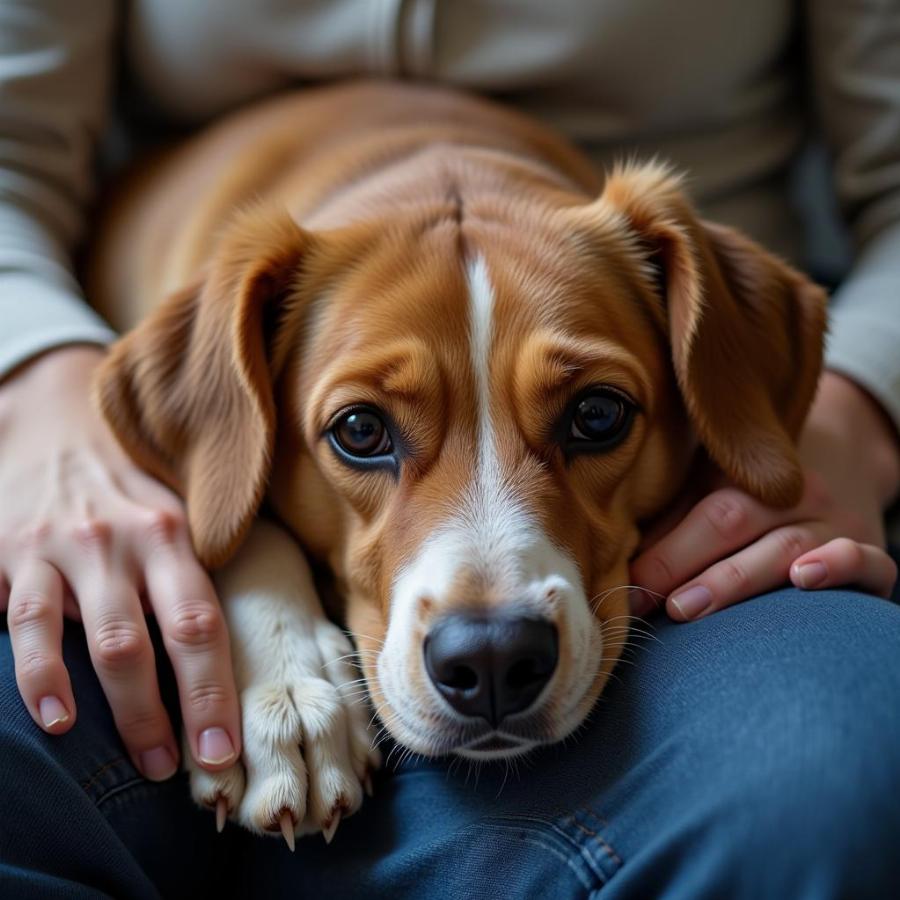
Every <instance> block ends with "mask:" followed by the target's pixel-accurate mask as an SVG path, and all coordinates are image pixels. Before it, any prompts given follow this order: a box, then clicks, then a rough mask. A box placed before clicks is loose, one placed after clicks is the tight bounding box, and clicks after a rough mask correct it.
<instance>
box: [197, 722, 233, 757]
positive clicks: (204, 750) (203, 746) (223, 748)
mask: <svg viewBox="0 0 900 900" xmlns="http://www.w3.org/2000/svg"><path fill="white" fill-rule="evenodd" d="M198 743H199V745H200V762H204V763H206V764H207V765H208V766H221V765H222V763H227V762H228V761H229V760H231V759H234V744H232V743H231V738H230V737H228V732H227V731H226V730H225V729H224V728H207V729H206V731H203V732H201V734H200V740H199V741H198Z"/></svg>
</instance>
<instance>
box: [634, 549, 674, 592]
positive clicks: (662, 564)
mask: <svg viewBox="0 0 900 900" xmlns="http://www.w3.org/2000/svg"><path fill="white" fill-rule="evenodd" d="M636 574H637V577H638V581H640V582H641V583H642V584H643V583H644V582H646V583H647V584H652V585H654V586H665V585H669V584H674V583H675V581H676V580H677V579H676V578H675V571H674V569H673V567H672V564H671V563H670V562H669V561H668V560H667V559H666V557H665V556H663V555H662V554H661V553H654V554H653V555H652V556H647V557H645V558H644V560H643V562H642V564H641V570H640V571H639V572H637V573H636Z"/></svg>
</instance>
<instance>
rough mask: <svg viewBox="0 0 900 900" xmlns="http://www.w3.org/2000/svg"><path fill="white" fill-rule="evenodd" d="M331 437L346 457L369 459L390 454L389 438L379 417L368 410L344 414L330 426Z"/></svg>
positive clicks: (385, 427) (354, 410) (355, 410)
mask: <svg viewBox="0 0 900 900" xmlns="http://www.w3.org/2000/svg"><path fill="white" fill-rule="evenodd" d="M331 433H332V436H333V437H334V440H335V442H336V443H337V445H338V447H340V449H341V450H343V451H344V453H346V454H347V455H348V456H353V457H356V458H359V459H371V458H372V457H375V456H385V455H386V454H388V453H390V452H391V436H390V433H389V432H388V429H387V426H386V425H385V424H384V422H383V421H382V419H381V417H380V416H379V415H378V414H377V413H376V412H373V411H372V410H370V409H353V410H350V411H349V412H346V413H344V414H343V415H342V416H341V417H340V418H339V419H338V420H337V421H336V422H335V423H334V425H333V426H332V428H331Z"/></svg>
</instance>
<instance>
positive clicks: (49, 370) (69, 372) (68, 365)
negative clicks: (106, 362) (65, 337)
mask: <svg viewBox="0 0 900 900" xmlns="http://www.w3.org/2000/svg"><path fill="white" fill-rule="evenodd" d="M105 353H106V351H105V349H104V348H103V347H99V346H94V345H91V344H69V345H66V346H63V347H55V348H53V349H51V350H47V351H46V352H44V353H41V354H39V355H37V356H33V357H31V359H28V360H26V361H25V362H24V363H22V364H21V365H20V366H18V367H17V368H16V369H14V370H13V371H12V372H10V373H9V375H7V376H6V378H5V379H3V380H2V381H0V402H2V399H3V398H12V397H15V396H22V395H25V394H28V393H30V391H31V390H32V389H34V390H58V389H60V388H63V389H68V388H73V387H74V388H77V389H78V390H80V389H81V386H82V385H83V384H84V383H86V382H90V379H91V378H92V375H93V372H94V369H95V368H96V367H97V366H98V365H99V364H100V362H101V360H102V359H103V357H104V355H105Z"/></svg>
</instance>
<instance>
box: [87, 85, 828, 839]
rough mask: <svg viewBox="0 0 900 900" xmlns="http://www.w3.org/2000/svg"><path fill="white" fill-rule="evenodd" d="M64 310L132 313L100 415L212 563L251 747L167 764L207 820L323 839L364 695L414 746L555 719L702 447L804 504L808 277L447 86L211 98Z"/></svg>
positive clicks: (111, 216) (584, 677) (660, 192)
mask: <svg viewBox="0 0 900 900" xmlns="http://www.w3.org/2000/svg"><path fill="white" fill-rule="evenodd" d="M90 296H91V297H92V298H93V300H94V302H95V305H96V306H97V307H98V309H99V311H100V312H101V313H103V314H104V315H105V316H106V317H107V319H108V320H109V321H111V322H112V323H113V325H114V326H116V327H118V328H119V329H120V330H122V331H124V332H126V333H125V336H124V337H122V338H121V339H120V340H119V341H118V342H117V343H116V344H115V345H114V346H113V347H112V350H111V352H110V353H109V355H108V358H107V359H106V361H105V363H104V365H103V366H102V369H101V370H100V373H99V377H98V380H97V384H96V398H97V402H98V403H99V406H100V408H101V410H102V412H103V414H104V416H105V417H106V419H107V421H108V422H109V424H110V426H111V427H112V429H113V431H114V432H115V434H116V435H117V437H118V439H119V441H120V442H121V444H122V446H123V447H124V448H125V449H126V450H127V451H128V453H129V454H130V455H131V456H132V458H133V459H134V460H135V461H136V462H137V463H138V464H139V465H141V466H142V467H144V468H145V469H146V470H148V471H149V472H151V473H152V474H153V475H155V476H156V477H157V478H159V479H161V480H162V481H163V482H165V483H166V484H168V485H170V486H172V487H173V488H174V489H175V490H176V491H177V492H179V494H180V495H181V496H182V497H184V498H185V501H186V509H187V517H188V522H189V527H190V531H191V535H192V539H193V542H194V547H195V549H196V552H197V555H198V557H199V559H200V560H201V561H202V562H203V563H204V564H205V565H207V566H208V567H210V568H211V569H215V570H217V576H216V578H217V586H218V589H219V594H220V597H221V600H222V603H223V608H224V612H225V615H226V618H227V622H228V624H229V627H230V633H231V640H232V643H233V651H234V660H235V676H236V679H237V684H238V688H239V692H240V697H241V703H242V711H243V757H242V760H241V761H240V762H239V763H238V764H236V765H235V766H233V767H232V768H231V769H229V770H228V771H225V772H220V773H217V774H210V773H207V772H204V771H203V770H201V769H199V768H197V767H195V766H194V765H193V764H192V763H191V762H190V755H189V754H185V759H186V760H187V765H188V766H189V767H190V768H191V786H192V792H193V796H194V797H195V799H196V800H197V801H198V802H199V803H201V804H204V805H206V806H209V807H211V808H214V809H216V810H217V815H218V817H219V827H220V828H221V825H222V821H223V819H224V816H225V815H226V814H227V815H228V816H230V817H231V818H232V819H234V820H236V821H237V822H239V823H241V824H242V825H243V826H245V827H247V828H249V829H251V830H254V831H257V832H260V833H270V832H272V833H276V834H277V833H278V832H279V831H281V832H282V833H283V834H284V836H285V839H286V840H287V841H288V843H289V844H290V845H291V846H293V840H294V836H295V834H297V835H299V834H304V833H308V832H314V831H323V832H324V833H325V836H326V839H330V838H331V836H333V834H334V829H335V828H336V827H337V823H338V822H339V821H340V817H341V816H342V815H348V814H350V813H352V812H353V811H354V810H355V809H356V808H357V807H358V806H359V804H360V803H361V799H362V793H363V786H364V785H365V784H366V783H367V782H368V778H369V774H368V773H369V772H370V771H371V770H372V769H373V768H374V767H376V766H377V765H378V763H379V755H378V751H377V749H375V747H374V742H373V740H372V737H371V735H370V731H369V727H368V726H369V720H368V715H367V713H366V712H365V711H364V704H362V703H359V702H358V700H359V699H360V697H361V696H362V694H363V693H364V692H363V691H362V690H361V689H360V688H361V686H362V687H364V688H365V691H367V693H368V697H369V698H370V701H371V703H372V705H373V706H374V709H375V711H376V713H377V717H378V718H379V719H380V722H381V723H382V725H383V729H382V730H383V732H384V733H385V734H387V735H389V736H390V737H392V738H393V739H394V740H396V741H397V742H399V743H400V744H402V745H403V746H405V747H406V748H408V749H409V750H410V751H413V752H415V753H419V754H424V755H428V756H431V755H441V754H459V755H462V756H465V757H468V758H470V759H473V760H491V759H497V758H506V757H510V756H514V755H516V754H521V753H525V752H527V751H529V750H530V749H532V748H534V747H536V746H538V745H542V744H548V743H552V742H556V741H559V740H561V739H562V738H564V737H566V736H567V735H569V734H571V733H572V732H573V731H574V730H576V729H577V728H578V727H579V725H580V724H581V723H582V722H583V721H584V719H585V717H586V715H587V713H588V711H589V710H590V709H591V707H592V706H593V705H594V703H595V701H596V700H597V697H598V696H599V694H600V693H601V691H602V690H603V687H604V685H605V683H606V682H607V680H608V679H609V676H610V673H611V672H612V670H613V668H614V666H615V665H616V662H617V660H618V659H619V657H620V655H621V653H622V648H623V646H624V645H625V643H626V640H627V634H628V626H627V623H628V617H627V612H628V599H627V590H623V589H620V588H621V586H623V585H627V582H628V577H627V570H628V561H629V558H630V557H631V556H632V555H633V554H634V553H635V550H636V548H637V547H638V544H639V541H640V539H641V529H642V526H643V524H644V523H646V522H648V521H650V520H652V519H653V517H654V516H656V515H658V514H659V513H660V512H661V511H662V510H664V509H665V508H666V506H667V505H668V504H669V503H670V502H671V501H672V499H673V497H674V496H675V494H676V492H677V491H678V489H679V488H680V487H681V486H682V484H683V482H684V480H685V478H686V474H687V472H688V470H689V467H690V466H691V465H692V463H693V462H694V461H695V460H696V459H697V458H698V455H703V456H705V457H706V458H708V459H709V460H710V461H711V462H712V463H714V464H715V465H716V466H717V467H718V468H719V469H721V471H722V472H723V473H724V474H725V475H726V476H727V477H728V478H730V479H731V480H732V481H733V482H734V483H735V484H737V485H738V486H740V487H741V488H743V489H744V490H746V491H748V492H749V493H751V494H752V495H754V496H755V497H757V498H759V499H760V500H762V501H764V502H765V503H767V504H771V505H774V506H787V505H790V504H792V503H794V502H796V501H797V500H798V498H799V496H800V493H801V489H802V473H801V469H800V466H799V462H798V458H797V454H796V449H795V438H796V436H797V434H798V432H799V430H800V427H801V425H802V422H803V420H804V416H805V415H806V412H807V409H808V407H809V405H810V403H811V400H812V397H813V394H814V391H815V387H816V382H817V379H818V375H819V371H820V367H821V358H822V341H823V331H824V327H825V312H824V310H825V296H824V294H823V292H822V291H821V290H820V289H819V288H818V287H816V286H815V285H813V284H812V283H811V282H810V281H808V280H807V278H806V277H804V276H803V275H802V274H800V273H799V272H797V271H794V270H793V269H791V268H790V267H789V266H788V265H786V264H785V263H784V262H782V261H780V260H778V259H776V258H775V257H774V256H772V255H770V254H769V253H767V252H766V251H764V250H763V249H762V248H761V247H759V246H757V245H756V244H754V243H753V242H752V241H751V240H749V239H748V238H746V237H744V236H742V235H741V234H739V233H738V232H736V231H734V230H732V229H730V228H726V227H723V226H720V225H715V224H712V223H709V222H706V221H703V220H702V219H701V218H700V217H699V216H698V215H697V213H696V212H695V211H694V209H693V208H692V206H691V205H690V202H689V201H688V199H687V198H686V196H685V193H684V191H683V189H682V185H681V181H680V179H679V178H678V177H676V176H675V175H673V174H672V173H671V172H670V171H669V169H668V168H666V167H665V166H664V165H661V164H659V163H657V162H651V163H648V164H638V163H630V164H624V165H620V166H618V167H616V168H615V169H614V170H613V171H611V172H609V173H608V174H606V175H605V176H601V175H600V174H599V173H597V172H596V171H595V170H594V168H593V167H592V165H591V164H590V163H589V162H588V160H587V159H586V158H584V157H583V156H582V155H581V154H580V153H579V152H578V151H576V150H575V149H574V148H573V147H572V146H570V145H569V144H568V143H566V142H565V141H564V140H563V139H561V138H560V137H558V136H557V135H555V134H553V133H551V132H549V131H548V130H547V129H546V128H545V127H544V126H542V125H541V124H539V123H537V122H535V121H532V120H530V119H528V118H526V117H523V116H521V115H519V114H517V113H515V112H512V111H510V110H508V109H506V108H503V107H502V106H500V105H496V104H494V103H491V102H488V101H486V100H481V99H476V98H473V97H470V96H466V95H463V94H461V93H456V92H453V91H449V90H444V89H438V88H433V87H423V86H413V85H408V84H400V83H391V82H369V81H364V82H354V83H349V84H344V85H338V86H330V87H322V88H315V89H309V90H302V91H299V92H293V93H289V94H286V95H283V96H281V97H277V98H275V99H272V100H269V101H266V102H264V103H262V104H259V105H254V106H251V107H249V108H247V109H245V110H243V111H240V112H238V113H236V114H235V115H233V116H232V117H229V118H226V119H225V120H223V121H221V122H220V123H218V124H216V125H214V126H213V127H211V128H209V129H208V130H206V131H203V132H202V133H201V134H200V135H199V136H197V137H195V138H193V139H192V140H190V141H188V142H187V143H186V144H184V145H182V146H179V147H177V148H176V149H174V150H172V151H170V152H167V153H166V154H164V155H162V156H161V157H158V158H157V159H155V160H154V161H152V162H151V163H150V164H148V165H146V166H144V167H143V168H142V169H141V170H139V172H138V174H137V175H135V176H134V177H132V178H131V179H130V180H129V181H127V182H126V184H125V185H124V186H123V187H122V188H121V190H120V191H119V192H118V193H117V196H116V197H115V199H114V202H113V203H112V205H111V208H110V211H109V213H108V215H107V216H106V218H105V220H104V223H103V224H102V225H101V227H100V228H99V237H98V240H97V245H96V247H95V250H94V253H93V258H92V264H91V278H90ZM261 513H262V514H261ZM308 560H312V561H313V562H314V563H315V564H316V565H317V566H319V567H321V568H322V569H323V570H325V571H327V572H328V573H330V576H331V578H332V579H333V584H334V588H335V595H336V597H337V598H339V599H338V603H337V605H336V606H335V607H334V608H332V609H330V610H329V611H330V613H331V615H332V617H333V618H334V619H335V620H336V621H339V622H341V623H343V624H344V625H345V626H346V628H347V629H348V631H349V633H350V635H352V639H353V644H354V645H355V649H354V647H353V646H351V644H350V642H349V641H348V639H347V637H346V635H345V633H344V632H343V631H342V630H341V629H340V628H339V627H338V626H337V625H335V624H332V621H331V620H330V619H329V618H328V617H327V616H326V613H325V610H324V609H323V606H322V603H321V601H320V599H319V597H318V595H317V591H316V587H315V584H314V582H313V579H312V576H311V573H310V566H309V563H308ZM355 666H358V669H357V668H355ZM359 670H361V671H362V673H363V680H362V681H360V680H359V679H358V677H357V675H356V673H357V672H358V671H359Z"/></svg>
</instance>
